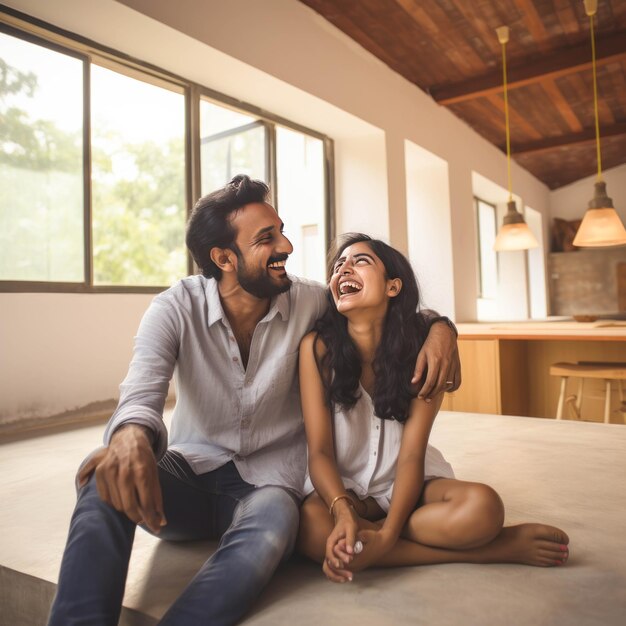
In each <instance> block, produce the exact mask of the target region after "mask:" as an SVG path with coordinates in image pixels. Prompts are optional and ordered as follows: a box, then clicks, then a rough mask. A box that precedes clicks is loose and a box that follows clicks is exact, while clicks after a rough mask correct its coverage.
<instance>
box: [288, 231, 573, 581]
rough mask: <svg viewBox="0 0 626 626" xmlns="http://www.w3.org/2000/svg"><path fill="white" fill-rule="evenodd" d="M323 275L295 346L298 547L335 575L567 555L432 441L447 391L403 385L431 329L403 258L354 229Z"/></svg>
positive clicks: (557, 539) (557, 561)
mask: <svg viewBox="0 0 626 626" xmlns="http://www.w3.org/2000/svg"><path fill="white" fill-rule="evenodd" d="M329 277H330V282H329V299H330V301H331V302H330V306H329V309H328V312H327V313H326V315H325V316H324V317H323V318H322V319H321V320H320V321H319V322H318V324H317V326H316V328H315V330H314V331H313V332H312V333H310V334H309V335H307V336H306V337H305V338H304V339H303V340H302V343H301V346H300V387H301V398H302V409H303V414H304V422H305V427H306V434H307V440H308V446H309V474H310V477H309V478H308V479H307V483H306V485H305V493H308V494H309V495H308V496H307V498H306V500H305V501H304V504H303V505H302V511H301V525H300V534H299V538H298V547H299V550H300V551H301V552H302V553H303V554H305V555H306V556H308V557H310V558H311V559H314V560H315V561H318V562H319V563H322V564H323V567H322V569H323V571H324V573H325V574H326V576H327V577H328V578H329V579H330V580H332V581H335V582H345V581H346V580H352V574H353V572H355V571H358V570H361V569H364V568H366V567H369V566H387V567H389V566H402V565H423V564H429V563H451V562H470V563H502V562H510V563H525V564H528V565H537V566H544V567H545V566H550V565H561V564H563V563H565V562H566V560H567V557H568V548H567V544H568V541H569V540H568V537H567V535H566V534H565V533H564V532H563V531H562V530H560V529H558V528H555V527H553V526H546V525H543V524H521V525H518V526H510V527H503V521H504V507H503V505H502V501H501V500H500V497H499V496H498V494H497V493H496V492H495V491H494V490H493V489H492V488H491V487H488V486H487V485H483V484H479V483H471V482H463V481H460V480H456V479H455V478H454V474H453V472H452V468H451V467H450V465H449V464H448V463H447V462H446V461H445V459H444V458H443V456H442V455H441V453H440V452H439V451H438V450H436V449H435V448H433V447H432V446H430V445H429V444H428V438H429V435H430V431H431V428H432V425H433V422H434V420H435V416H436V415H437V411H438V410H439V406H440V405H441V399H442V398H441V396H439V397H438V398H436V399H434V400H433V401H432V402H426V401H424V400H421V399H419V398H417V397H416V390H415V389H413V388H412V387H411V385H410V379H411V375H412V373H413V365H414V363H415V358H416V355H417V353H418V351H419V348H420V345H421V342H422V341H423V339H424V337H425V336H426V332H427V329H426V328H424V327H422V322H421V318H420V317H419V316H418V315H417V314H416V310H417V307H418V304H419V292H418V287H417V282H416V279H415V276H414V274H413V271H412V269H411V266H410V264H409V262H408V261H407V260H406V258H405V257H404V256H403V255H402V254H400V253H399V252H398V251H397V250H394V249H393V248H391V247H389V246H388V245H386V244H385V243H383V242H381V241H378V240H374V239H371V238H369V237H367V236H366V235H360V234H351V235H347V236H345V237H344V239H343V241H342V242H341V244H340V245H339V246H337V253H336V254H335V256H334V258H333V260H332V261H331V263H330V265H329Z"/></svg>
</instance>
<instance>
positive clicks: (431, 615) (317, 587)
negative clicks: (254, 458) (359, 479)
mask: <svg viewBox="0 0 626 626" xmlns="http://www.w3.org/2000/svg"><path fill="white" fill-rule="evenodd" d="M102 430H103V428H102V426H96V427H89V428H83V429H79V430H73V431H69V432H64V433H55V434H49V435H47V436H37V437H32V438H30V439H25V440H22V441H16V442H11V443H5V444H2V445H0V477H1V478H0V502H2V506H1V508H0V527H1V528H2V533H1V534H0V624H3V625H4V624H6V625H7V626H8V625H11V626H34V625H38V624H43V623H45V620H46V616H47V611H48V607H49V605H50V602H51V600H52V597H53V595H54V588H55V583H56V579H57V575H58V569H59V564H60V560H61V554H62V551H63V547H64V544H65V538H66V532H67V527H68V523H69V518H70V515H71V512H72V509H73V506H74V499H75V494H74V486H73V481H74V472H75V469H76V468H77V466H78V464H79V462H80V461H81V460H82V458H83V457H84V456H85V455H86V454H87V453H88V452H89V451H90V450H92V449H93V448H94V447H96V446H97V445H99V443H100V438H101V434H102ZM432 442H433V443H434V444H435V445H436V446H437V447H438V448H440V449H441V450H442V452H444V454H445V455H446V457H447V458H448V459H449V460H450V462H451V463H452V464H453V466H454V468H455V471H456V473H457V477H458V478H461V479H465V480H474V481H481V482H486V483H488V484H490V485H492V486H493V487H494V488H495V489H496V490H497V491H498V492H499V493H500V495H501V496H502V498H503V500H504V503H505V505H506V508H507V523H508V524H512V523H519V522H522V521H543V522H546V523H549V524H554V525H557V526H560V527H562V528H563V529H564V530H565V531H566V532H567V533H568V534H569V536H570V539H571V543H570V547H571V557H570V562H569V564H568V565H567V566H565V567H559V568H551V569H540V568H531V567H527V566H521V565H461V564H453V565H437V566H424V567H414V568H403V569H396V570H371V571H367V572H364V573H362V574H360V575H358V576H356V577H355V581H354V582H353V583H351V584H344V585H334V584H332V583H329V582H327V581H326V579H325V578H324V577H323V575H322V574H321V572H320V570H319V568H318V566H316V565H314V564H312V563H308V562H305V561H301V560H294V561H292V562H291V563H289V564H288V565H287V566H285V567H284V568H283V569H282V570H281V571H279V573H278V574H277V576H276V577H275V579H274V580H273V581H272V583H271V584H270V586H269V587H268V589H267V590H266V592H265V593H264V594H263V596H262V597H261V599H260V600H259V602H258V603H257V605H256V607H255V608H254V610H253V611H252V613H251V614H250V615H249V616H248V618H247V619H246V620H244V623H245V624H246V625H247V626H253V625H254V626H261V625H263V626H270V625H271V626H277V625H282V624H284V625H287V624H292V623H298V624H299V625H300V626H309V625H311V626H319V624H325V625H329V626H332V625H334V624H341V625H342V626H349V625H351V624H359V625H360V626H370V625H372V626H373V625H376V626H380V625H387V624H390V625H391V624H393V625H404V624H406V625H408V624H429V625H430V624H437V626H458V625H460V624H463V625H464V626H474V625H475V626H484V625H491V624H494V625H500V624H507V625H508V626H517V625H519V626H537V625H543V624H545V625H546V626H547V625H550V626H561V625H562V626H572V625H574V626H591V625H594V626H596V625H597V626H613V625H615V626H617V625H620V626H621V625H622V624H623V623H624V615H626V540H625V538H624V536H625V534H626V517H625V511H626V426H619V425H604V424H591V423H578V422H567V421H564V422H556V421H553V420H541V419H533V418H518V417H501V416H490V415H475V414H460V413H445V412H443V413H442V414H441V415H440V416H439V417H438V418H437V421H436V423H435V428H434V432H433V435H432ZM213 548H214V545H213V544H211V543H207V542H199V543H189V544H185V545H181V544H176V545H173V544H168V543H166V542H161V541H159V540H158V539H154V538H153V537H151V536H150V535H148V534H147V533H144V532H142V531H138V532H137V538H136V542H135V547H134V551H133V555H132V560H131V567H130V573H129V579H128V584H127V592H126V596H125V599H124V606H125V608H124V611H123V615H122V619H121V622H120V623H121V624H124V625H125V626H129V625H132V626H144V625H148V624H155V623H156V622H157V620H158V618H159V617H160V616H161V615H162V614H163V613H164V611H165V610H166V608H167V607H168V606H169V604H170V603H171V602H172V600H173V599H174V598H175V597H176V596H177V595H178V593H180V591H181V589H182V588H183V587H184V586H185V584H186V583H187V582H188V581H189V580H190V579H191V578H192V577H193V575H194V573H195V571H196V570H197V568H198V567H199V566H200V564H201V563H202V562H203V561H204V560H205V559H206V558H207V556H208V555H209V554H210V553H211V551H212V549H213ZM94 566H95V565H94ZM225 584H228V581H225Z"/></svg>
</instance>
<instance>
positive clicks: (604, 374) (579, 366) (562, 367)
mask: <svg viewBox="0 0 626 626" xmlns="http://www.w3.org/2000/svg"><path fill="white" fill-rule="evenodd" d="M550 376H561V393H560V395H559V404H558V406H557V409H556V419H558V420H560V419H562V418H563V406H564V405H565V402H566V401H570V400H571V401H573V408H574V411H575V413H576V416H577V417H578V419H580V407H581V404H582V401H583V384H584V381H585V378H602V379H604V380H605V382H606V391H605V395H604V423H605V424H608V423H609V417H610V413H611V381H612V380H617V381H618V382H619V399H620V402H621V403H622V409H623V407H624V391H623V389H622V381H623V380H626V363H611V362H599V361H579V362H578V363H555V364H554V365H551V366H550ZM570 377H574V378H579V379H580V380H579V383H578V395H577V396H576V395H574V396H571V397H570V398H568V399H567V400H566V399H565V390H566V387H567V379H568V378H570Z"/></svg>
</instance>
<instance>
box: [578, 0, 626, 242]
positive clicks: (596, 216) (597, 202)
mask: <svg viewBox="0 0 626 626" xmlns="http://www.w3.org/2000/svg"><path fill="white" fill-rule="evenodd" d="M584 3H585V12H586V13H587V15H588V16H589V30H590V32H591V67H592V69H593V111H594V116H595V121H596V154H597V160H598V178H597V180H596V183H595V191H594V194H593V199H592V200H590V201H589V208H588V209H587V211H586V212H585V216H584V217H583V221H582V223H581V225H580V228H579V229H578V232H577V233H576V237H574V242H573V243H574V245H575V246H579V247H581V248H599V247H604V246H621V245H624V244H626V229H624V225H623V224H622V221H621V220H620V218H619V215H618V214H617V211H616V210H615V207H614V206H613V200H612V199H611V198H609V196H608V195H607V193H606V183H605V182H604V180H603V179H602V158H601V156H600V122H599V119H598V85H597V79H596V43H595V38H594V35H593V16H594V15H595V14H596V11H597V9H598V0H584Z"/></svg>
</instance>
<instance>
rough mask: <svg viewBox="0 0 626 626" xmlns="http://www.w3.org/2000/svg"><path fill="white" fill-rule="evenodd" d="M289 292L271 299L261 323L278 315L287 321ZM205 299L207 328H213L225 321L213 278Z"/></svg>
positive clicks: (208, 285)
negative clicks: (207, 308)
mask: <svg viewBox="0 0 626 626" xmlns="http://www.w3.org/2000/svg"><path fill="white" fill-rule="evenodd" d="M290 292H291V289H290V290H289V291H285V292H284V293H280V294H278V295H277V296H276V297H275V298H273V299H272V302H271V304H270V310H269V311H268V312H267V315H266V316H265V317H264V318H263V319H262V320H261V321H263V322H269V321H271V320H272V319H274V317H276V315H280V316H281V318H282V319H283V321H284V322H286V321H287V320H288V319H289V309H290V305H291V297H290ZM206 298H207V304H208V306H209V315H208V324H209V326H213V324H215V323H216V322H219V321H220V320H222V319H223V320H225V319H226V315H225V313H224V309H223V308H222V302H221V300H220V292H219V288H218V284H217V280H215V278H209V280H208V281H207V286H206Z"/></svg>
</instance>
